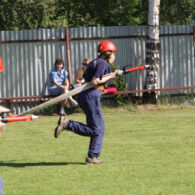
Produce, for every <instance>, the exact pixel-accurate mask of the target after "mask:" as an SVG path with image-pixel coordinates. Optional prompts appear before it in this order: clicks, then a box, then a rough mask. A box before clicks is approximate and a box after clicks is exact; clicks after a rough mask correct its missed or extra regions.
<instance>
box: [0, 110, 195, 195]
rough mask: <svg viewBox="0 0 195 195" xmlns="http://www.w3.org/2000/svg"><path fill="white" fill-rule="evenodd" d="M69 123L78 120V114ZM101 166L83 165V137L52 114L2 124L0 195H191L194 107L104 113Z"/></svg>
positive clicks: (194, 181) (194, 171)
mask: <svg viewBox="0 0 195 195" xmlns="http://www.w3.org/2000/svg"><path fill="white" fill-rule="evenodd" d="M69 118H71V119H73V120H77V121H81V122H85V116H84V114H82V113H76V114H72V115H69ZM104 118H105V122H106V133H105V138H104V145H103V150H102V155H101V159H103V160H105V163H104V164H101V165H85V164H84V161H85V157H86V154H87V150H88V144H89V138H87V137H81V136H78V135H76V134H73V133H71V132H67V131H64V132H63V133H62V134H61V135H60V136H59V138H58V139H54V136H53V132H54V128H55V127H56V124H57V120H58V117H57V116H43V117H41V118H40V119H38V120H33V121H27V122H18V123H9V124H7V126H6V131H5V132H4V133H3V136H2V137H1V138H0V176H1V178H2V179H3V182H4V195H13V194H17V195H27V194H28V195H48V194H49V195H50V194H56V195H64V194H73V195H77V194H78V195H80V194H83V195H86V194H89V195H104V194H105V195H121V194H127V195H129V194H130V195H131V194H133V195H134V194H138V195H140V194H141V195H142V194H144V195H145V194H147V195H153V194H155V195H156V194H163V195H169V194H170V195H175V194H181V195H186V194H189V195H192V194H195V109H192V108H186V109H178V110H166V109H160V110H140V109H137V110H136V109H135V110H134V111H129V110H128V109H127V108H118V109H117V108H113V109H104Z"/></svg>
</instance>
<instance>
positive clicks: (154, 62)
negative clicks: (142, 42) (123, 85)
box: [143, 0, 160, 103]
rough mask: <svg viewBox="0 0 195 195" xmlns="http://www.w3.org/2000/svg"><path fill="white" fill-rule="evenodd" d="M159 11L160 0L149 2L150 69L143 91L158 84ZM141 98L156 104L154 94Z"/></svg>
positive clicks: (147, 46)
mask: <svg viewBox="0 0 195 195" xmlns="http://www.w3.org/2000/svg"><path fill="white" fill-rule="evenodd" d="M159 9H160V0H149V10H148V38H147V42H146V64H149V65H150V67H149V68H148V69H147V70H146V77H145V85H144V89H157V84H158V69H159V63H160V55H159V50H160V40H159ZM143 98H144V103H156V102H157V94H156V92H146V93H144V97H143Z"/></svg>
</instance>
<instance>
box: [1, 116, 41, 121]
mask: <svg viewBox="0 0 195 195" xmlns="http://www.w3.org/2000/svg"><path fill="white" fill-rule="evenodd" d="M37 118H38V116H35V115H27V116H13V117H3V118H1V119H0V122H2V123H10V122H18V121H31V120H33V119H37Z"/></svg>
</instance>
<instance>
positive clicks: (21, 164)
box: [0, 162, 85, 168]
mask: <svg viewBox="0 0 195 195" xmlns="http://www.w3.org/2000/svg"><path fill="white" fill-rule="evenodd" d="M64 165H85V163H80V162H36V163H15V162H0V167H16V168H21V167H34V166H64Z"/></svg>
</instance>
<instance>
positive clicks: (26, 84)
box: [0, 25, 195, 112]
mask: <svg viewBox="0 0 195 195" xmlns="http://www.w3.org/2000/svg"><path fill="white" fill-rule="evenodd" d="M67 30H68V32H69V37H66V31H67ZM146 34H147V27H146V26H114V27H84V28H70V29H64V28H61V29H36V30H22V31H3V32H0V57H1V58H2V60H3V63H4V72H1V73H0V83H1V85H0V86H1V88H0V97H21V96H37V95H47V94H48V90H47V86H48V84H49V82H48V75H49V72H50V70H51V69H52V67H53V66H54V62H55V59H56V58H63V59H64V61H65V63H66V62H67V55H66V52H67V50H66V40H67V38H68V40H69V48H70V65H71V75H72V81H73V82H74V79H75V71H76V69H77V68H78V67H80V66H81V62H82V60H83V58H86V57H88V58H90V59H91V60H92V59H94V58H96V57H97V52H96V48H97V45H98V43H99V42H100V41H101V40H105V39H109V40H111V41H113V42H114V43H115V44H116V46H117V49H118V50H117V54H116V61H115V64H116V65H118V66H119V67H122V66H123V65H127V64H131V67H135V66H140V65H143V64H145V42H146ZM194 34H195V28H193V25H173V26H160V44H161V64H160V69H159V83H158V86H159V87H158V88H168V87H182V86H192V85H195V64H194V41H195V40H194V39H195V38H194ZM66 68H67V67H66ZM144 77H145V75H144V71H139V72H138V71H137V72H133V73H132V74H129V75H127V76H125V81H126V82H127V83H128V90H140V89H143V85H144ZM191 91H193V90H191ZM172 93H177V92H176V91H172ZM13 109H14V110H17V111H16V112H20V111H23V110H24V109H27V107H26V106H24V105H19V107H18V106H17V105H16V106H15V107H14V108H13ZM18 109H19V110H18Z"/></svg>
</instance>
